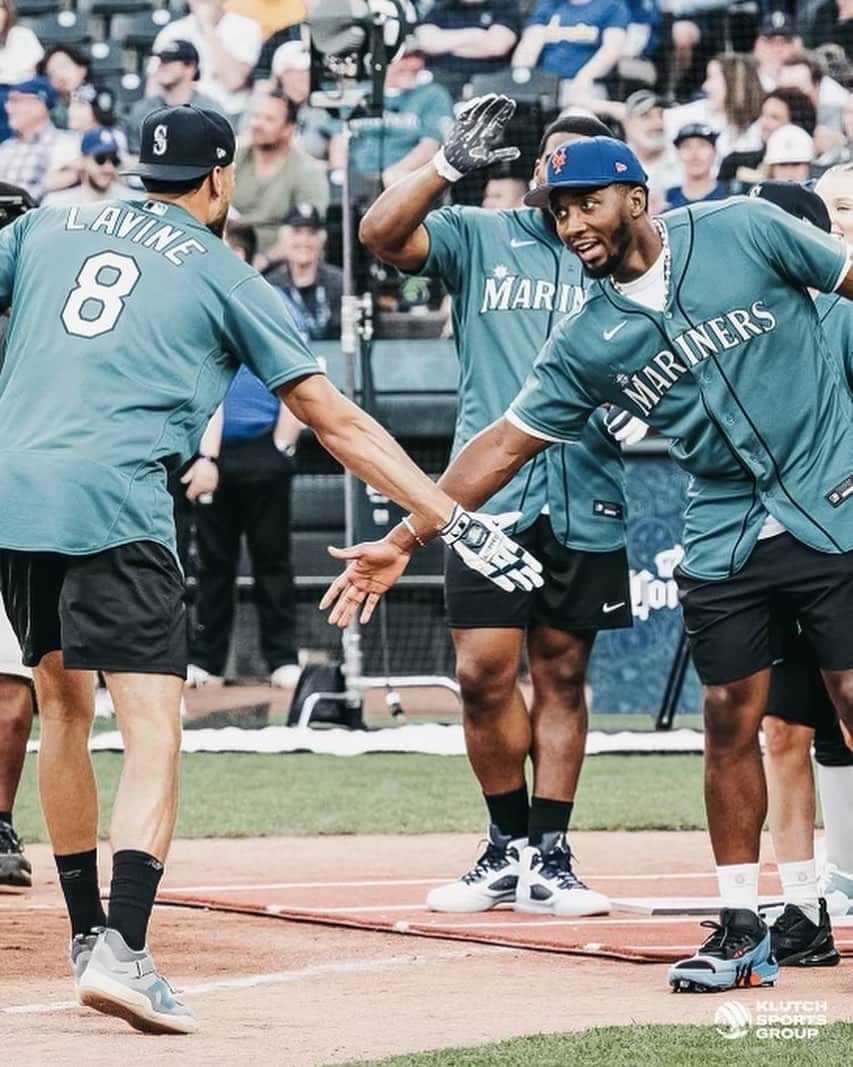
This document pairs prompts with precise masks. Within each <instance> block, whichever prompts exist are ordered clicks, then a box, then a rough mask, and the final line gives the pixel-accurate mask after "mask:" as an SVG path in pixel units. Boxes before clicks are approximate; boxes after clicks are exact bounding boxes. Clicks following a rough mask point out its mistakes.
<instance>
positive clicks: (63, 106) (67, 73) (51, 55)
mask: <svg viewBox="0 0 853 1067" xmlns="http://www.w3.org/2000/svg"><path fill="white" fill-rule="evenodd" d="M36 73H38V74H41V75H44V76H45V77H46V78H47V79H48V81H49V82H50V84H51V85H52V86H53V90H54V92H55V93H56V100H55V102H54V104H53V108H52V114H51V117H52V119H53V122H54V124H55V125H56V126H58V127H59V128H60V129H65V127H66V126H67V125H68V105H69V104H70V103H71V94H72V93H73V92H74V90H75V89H79V87H80V86H81V85H83V84H84V82H87V81H89V60H88V57H87V56H86V55H85V53H83V52H82V51H81V50H80V49H79V48H75V47H73V45H68V44H52V45H51V46H50V48H48V50H47V51H46V52H45V54H44V55H43V56H42V58H41V60H40V61H39V64H38V66H37V67H36Z"/></svg>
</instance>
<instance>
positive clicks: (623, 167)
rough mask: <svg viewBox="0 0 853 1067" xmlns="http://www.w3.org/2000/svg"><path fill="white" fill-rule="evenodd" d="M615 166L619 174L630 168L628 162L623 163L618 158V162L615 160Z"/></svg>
mask: <svg viewBox="0 0 853 1067" xmlns="http://www.w3.org/2000/svg"><path fill="white" fill-rule="evenodd" d="M613 166H614V167H615V168H616V173H617V174H624V173H625V171H626V170H627V169H628V167H627V164H625V163H621V162H619V160H617V161H616V162H615V163H614V164H613Z"/></svg>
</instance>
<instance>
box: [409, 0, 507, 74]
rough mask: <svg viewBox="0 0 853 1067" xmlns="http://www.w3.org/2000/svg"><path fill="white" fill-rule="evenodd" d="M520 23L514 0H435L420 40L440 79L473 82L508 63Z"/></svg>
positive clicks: (418, 37)
mask: <svg viewBox="0 0 853 1067" xmlns="http://www.w3.org/2000/svg"><path fill="white" fill-rule="evenodd" d="M521 25H522V20H521V12H520V11H519V5H518V4H517V3H516V2H515V0H436V3H435V5H434V6H433V7H432V9H431V10H430V11H428V12H427V14H426V16H425V17H424V21H423V24H422V25H421V26H418V28H417V39H418V44H419V45H420V46H421V48H422V49H423V51H424V54H425V55H426V56H428V57H429V58H428V59H427V67H428V68H429V69H430V70H431V71H432V72H433V74H434V75H435V78H436V80H437V81H439V82H440V81H442V76H443V75H449V76H450V79H451V81H453V80H454V79H456V78H457V76H458V77H459V78H464V80H465V81H470V79H471V78H473V77H474V75H475V74H493V73H494V72H495V71H498V70H502V69H503V68H504V67H507V66H509V60H510V53H511V52H512V50H513V48H514V47H515V44H516V42H517V41H518V37H519V34H520V33H521Z"/></svg>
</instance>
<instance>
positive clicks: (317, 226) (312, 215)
mask: <svg viewBox="0 0 853 1067" xmlns="http://www.w3.org/2000/svg"><path fill="white" fill-rule="evenodd" d="M282 226H295V227H302V228H303V229H308V230H322V229H323V220H322V218H321V217H320V212H319V211H318V210H317V208H316V207H314V205H313V204H294V205H293V207H292V208H291V209H290V211H288V212H287V214H286V215H285V216H284V218H283V219H282Z"/></svg>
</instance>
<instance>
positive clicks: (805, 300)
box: [509, 197, 853, 579]
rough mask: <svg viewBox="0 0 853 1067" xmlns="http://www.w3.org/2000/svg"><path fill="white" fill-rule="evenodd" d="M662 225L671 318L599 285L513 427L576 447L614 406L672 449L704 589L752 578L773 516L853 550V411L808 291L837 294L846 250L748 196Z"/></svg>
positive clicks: (519, 403)
mask: <svg viewBox="0 0 853 1067" xmlns="http://www.w3.org/2000/svg"><path fill="white" fill-rule="evenodd" d="M661 221H662V222H663V224H664V225H665V226H666V230H667V233H668V235H669V242H670V248H671V282H670V291H669V294H668V298H667V304H666V307H665V309H664V311H662V312H660V313H657V312H654V311H651V310H649V309H648V308H644V307H641V306H640V305H639V304H636V303H635V302H633V301H631V300H629V299H627V298H626V297H624V296H623V295H621V294H620V293H619V292H618V290H617V289H616V288H615V287H614V285H613V283H612V281H611V280H610V279H609V278H608V279H603V280H600V281H596V282H595V283H594V284H592V285H591V286H590V291H589V294H588V297H587V300H586V302H585V304H584V307H583V308H582V309H581V311H579V312H578V313H577V314H576V315H574V316H573V317H572V318H571V319H569V320H567V321H566V322H564V323H561V324H560V326H558V328H557V329H556V331H555V332H554V335H553V336H552V338H551V340H550V341H549V343H548V344H547V345H546V346H545V348H544V349H543V351H542V352H541V354H540V356H539V358H538V359H537V362H536V364H535V366H534V368H533V371H532V373H531V375H530V377H529V379H528V381H527V383H526V384H525V386H524V389H523V390H522V392H521V393H520V394H519V396H518V397H517V398H516V400H515V401H513V404H512V407H511V409H510V412H509V417H510V418H511V419H512V420H514V421H516V422H517V424H519V425H521V426H523V427H526V428H527V429H528V430H529V431H530V432H531V433H533V434H534V435H539V436H541V437H544V438H545V439H546V440H565V439H573V438H576V437H577V436H578V435H579V434H580V432H581V431H582V429H583V425H584V423H585V421H586V419H587V418H588V417H589V414H590V413H591V412H592V411H593V410H594V409H595V407H596V405H598V404H600V403H601V401H602V400H609V401H611V402H612V403H614V404H619V405H621V406H622V407H624V408H627V409H628V410H630V411H632V412H633V413H635V414H636V415H638V416H639V417H640V418H642V419H645V421H646V422H648V423H649V424H651V425H652V426H654V427H655V428H656V429H658V430H659V431H660V432H661V433H662V434H663V435H665V436H667V437H669V438H671V439H672V446H671V450H672V455H673V458H674V459H675V460H676V461H677V462H678V463H679V464H680V465H681V466H682V467H684V468H685V470H687V471H688V472H689V473H690V474H691V475H692V477H691V479H690V483H689V486H688V503H687V509H686V512H685V528H684V548H685V558H684V561H683V563H682V568H683V569H684V570H685V572H686V573H688V574H690V575H693V576H695V577H699V578H712V579H713V578H725V577H728V576H730V575H731V574H733V573H735V572H736V571H737V570H739V569H740V567H742V566H743V564H744V563H745V561H746V559H747V558H748V556H749V554H750V552H751V551H752V548H753V546H754V545H755V542H756V540H757V538H758V534H759V531H760V529H761V526H762V524H763V522H764V520H765V518H766V516H767V513H769V514H771V515H772V516H773V517H774V518H776V519H778V521H779V522H781V523H782V525H783V526H784V527H785V528H786V529H787V530H788V531H789V532H790V533H791V534H792V535H793V536H794V537H795V538H797V539H798V540H800V541H802V542H803V543H804V544H806V545H809V546H811V547H812V548H815V549H818V550H820V551H823V552H846V551H849V550H850V549H853V397H851V393H850V390H849V388H848V387H847V385H846V383H845V381H844V379H843V375H842V373H841V362H840V360H839V359H838V358H836V357H834V356H833V354H832V352H831V351H830V347H829V344H828V342H827V339H826V337H825V336H824V333H823V331H822V329H821V326H820V323H819V321H818V312H817V310H816V309H815V305H814V301H813V300H812V298H811V296H810V295H809V292H808V287H812V288H814V289H819V290H821V291H823V292H831V291H833V290H834V289H835V288H836V287H837V286H838V284H839V283H840V281H841V279H842V277H843V275H844V274H845V273H846V270H847V251H846V249H845V247H844V246H843V245H842V244H841V243H840V242H838V241H836V240H834V239H833V238H831V237H829V236H828V235H826V234H823V233H821V232H819V231H817V230H816V229H815V227H813V226H808V225H806V224H805V223H802V222H800V221H799V220H798V219H794V218H792V217H791V216H790V215H787V214H786V213H785V212H783V211H782V210H781V209H780V208H778V207H777V206H776V205H775V204H770V203H764V202H761V201H754V200H749V201H748V200H746V199H744V198H740V197H736V198H732V199H730V200H726V201H723V202H722V203H714V204H707V205H699V206H696V207H690V208H679V209H676V210H675V211H673V212H671V213H668V214H666V215H664V216H663V217H662V219H661Z"/></svg>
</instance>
